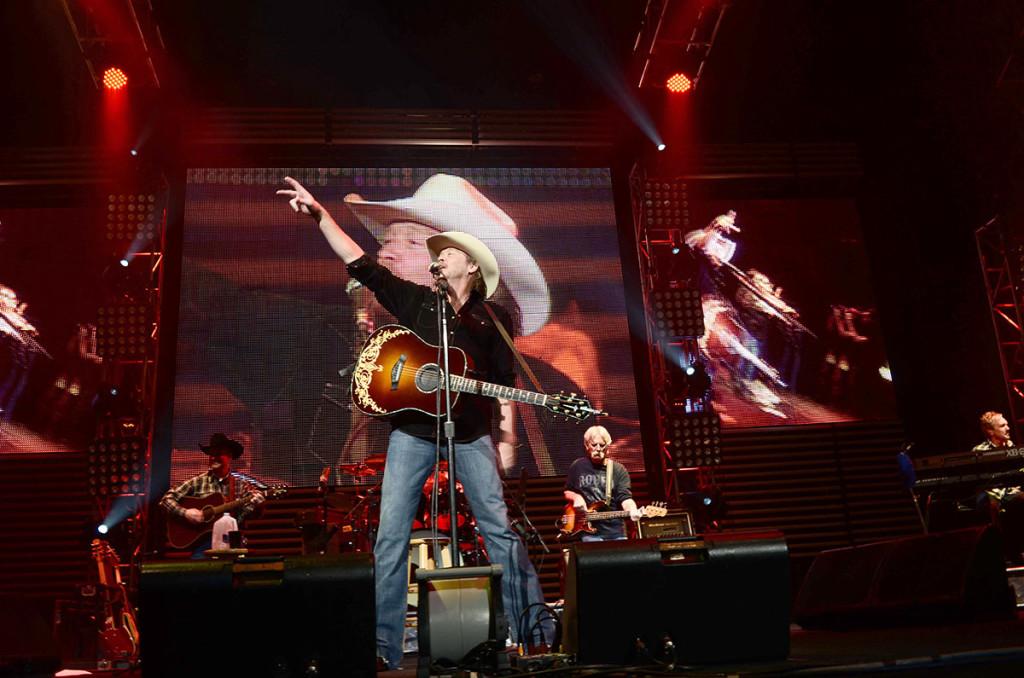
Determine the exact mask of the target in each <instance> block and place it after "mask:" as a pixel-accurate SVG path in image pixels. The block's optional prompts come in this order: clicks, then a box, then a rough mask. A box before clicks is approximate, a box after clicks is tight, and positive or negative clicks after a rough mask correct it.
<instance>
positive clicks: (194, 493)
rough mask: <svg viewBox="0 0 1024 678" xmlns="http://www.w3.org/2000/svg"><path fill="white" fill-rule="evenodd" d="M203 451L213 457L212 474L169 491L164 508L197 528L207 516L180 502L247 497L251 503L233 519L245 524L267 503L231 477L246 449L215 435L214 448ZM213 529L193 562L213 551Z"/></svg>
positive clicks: (209, 473)
mask: <svg viewBox="0 0 1024 678" xmlns="http://www.w3.org/2000/svg"><path fill="white" fill-rule="evenodd" d="M199 449H201V450H202V451H203V452H205V453H206V454H208V455H209V456H210V468H209V470H207V471H206V473H200V474H199V475H197V476H193V477H192V478H189V479H188V480H186V481H185V482H183V483H181V484H180V485H178V486H177V487H172V488H171V489H169V490H167V493H166V494H165V495H164V496H163V498H162V499H161V500H160V505H161V506H163V507H164V509H165V510H166V511H167V512H168V513H170V514H171V516H172V519H179V520H187V521H188V522H190V523H193V524H195V525H200V524H202V523H203V522H204V520H203V512H202V511H201V510H199V509H197V508H188V509H187V508H185V507H184V506H182V505H181V504H179V503H178V502H179V500H181V499H183V498H185V497H205V496H208V495H211V494H214V493H219V494H220V495H221V496H222V497H224V500H225V501H232V500H234V499H236V498H238V497H239V496H242V495H246V494H247V495H248V496H249V501H248V502H247V503H246V504H244V505H243V506H242V508H241V509H239V511H238V512H237V515H235V516H233V517H234V518H235V520H237V521H238V522H239V523H241V522H242V521H243V520H244V519H245V518H246V517H248V516H249V515H250V514H251V513H252V512H253V511H255V510H256V509H257V508H258V507H259V506H260V504H262V503H263V502H264V500H265V499H266V498H265V497H264V495H263V493H262V492H260V491H259V490H256V489H255V488H251V487H249V486H248V485H247V484H245V483H242V482H240V481H238V480H237V479H236V478H235V477H234V476H232V475H231V462H232V461H234V460H235V459H238V458H239V457H241V456H242V452H244V451H245V449H244V448H243V447H242V444H241V443H240V442H238V441H237V440H232V439H231V438H228V437H227V436H226V435H224V434H223V433H214V434H213V435H212V436H210V444H209V445H205V446H204V445H200V446H199ZM210 528H211V532H210V533H209V534H207V535H206V536H204V537H203V538H202V539H200V541H199V543H198V544H197V545H196V547H195V549H194V551H193V552H192V557H193V558H202V557H203V553H204V552H205V551H206V550H207V549H209V548H210V547H211V545H212V539H213V533H212V523H211V525H210Z"/></svg>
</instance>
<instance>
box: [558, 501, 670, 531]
mask: <svg viewBox="0 0 1024 678" xmlns="http://www.w3.org/2000/svg"><path fill="white" fill-rule="evenodd" d="M606 507H607V504H605V503H604V502H603V501H595V502H594V503H593V504H591V505H590V506H588V507H587V508H585V509H581V508H576V507H575V506H573V505H572V504H568V505H566V507H565V511H564V512H563V513H562V516H561V517H560V518H559V519H558V520H557V521H556V522H555V527H557V528H558V536H557V539H558V540H559V541H575V540H577V539H582V538H583V536H584V535H587V534H594V533H595V532H597V528H596V527H594V526H593V525H591V523H594V522H598V521H601V520H616V519H619V518H628V517H629V511H603V510H602V509H604V508H606ZM667 513H668V509H667V508H665V502H663V501H656V502H654V503H652V504H650V505H649V506H644V507H643V508H641V509H640V514H641V516H642V517H643V518H659V517H661V516H663V515H665V514H667Z"/></svg>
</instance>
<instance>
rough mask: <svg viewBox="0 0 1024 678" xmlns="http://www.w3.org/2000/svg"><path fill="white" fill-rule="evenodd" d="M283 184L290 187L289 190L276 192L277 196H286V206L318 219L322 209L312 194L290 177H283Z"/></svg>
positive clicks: (283, 189) (284, 189)
mask: <svg viewBox="0 0 1024 678" xmlns="http://www.w3.org/2000/svg"><path fill="white" fill-rule="evenodd" d="M284 183H286V184H288V185H289V186H291V188H282V189H280V190H279V191H277V194H278V195H283V196H286V197H287V198H288V204H289V205H291V206H292V209H293V210H295V211H296V212H301V213H302V214H308V215H310V216H313V217H317V218H319V217H320V215H321V214H322V213H323V211H324V208H323V207H322V206H321V205H320V203H318V202H317V201H316V198H314V197H313V194H312V193H310V192H309V191H307V190H306V187H305V186H303V185H302V184H300V183H299V182H298V181H296V180H295V179H292V178H291V177H285V178H284Z"/></svg>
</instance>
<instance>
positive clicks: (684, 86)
mask: <svg viewBox="0 0 1024 678" xmlns="http://www.w3.org/2000/svg"><path fill="white" fill-rule="evenodd" d="M665 87H666V88H667V89H668V91H669V92H672V93H674V94H682V93H683V92H689V91H690V88H691V87H693V83H692V82H690V79H689V78H688V77H686V75H685V74H683V73H674V74H672V76H671V77H669V79H668V80H666V81H665Z"/></svg>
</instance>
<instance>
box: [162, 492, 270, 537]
mask: <svg viewBox="0 0 1024 678" xmlns="http://www.w3.org/2000/svg"><path fill="white" fill-rule="evenodd" d="M261 492H263V494H264V496H266V498H267V499H273V498H275V497H280V496H281V495H283V494H285V493H286V492H288V486H287V485H283V484H282V485H273V486H271V487H268V488H267V489H265V490H261ZM253 494H254V493H253V492H246V493H245V494H243V495H242V496H240V497H239V498H238V499H235V500H233V501H225V499H224V495H222V494H221V493H220V492H214V493H213V494H208V495H206V496H205V497H182V498H181V499H180V500H178V504H179V505H181V507H182V508H183V509H186V510H187V509H193V508H194V509H199V510H200V511H202V512H203V522H201V523H193V522H190V521H188V520H185V519H184V518H172V519H170V520H168V521H167V543H168V544H169V545H170V546H172V547H174V548H176V549H187V548H192V547H194V546H195V544H196V542H198V541H199V540H200V539H201V538H202V537H205V536H206V535H208V534H210V533H212V532H213V523H214V522H216V520H217V518H220V517H221V516H222V515H224V514H225V513H228V512H230V511H234V510H235V509H239V508H242V507H243V506H246V505H248V504H249V503H250V502H251V501H252V497H253Z"/></svg>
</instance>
